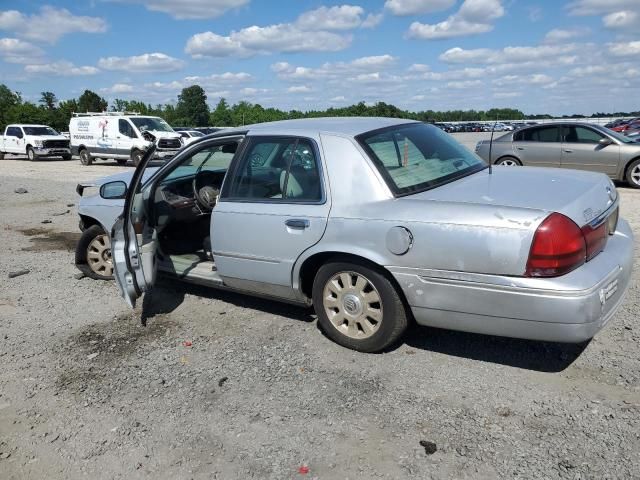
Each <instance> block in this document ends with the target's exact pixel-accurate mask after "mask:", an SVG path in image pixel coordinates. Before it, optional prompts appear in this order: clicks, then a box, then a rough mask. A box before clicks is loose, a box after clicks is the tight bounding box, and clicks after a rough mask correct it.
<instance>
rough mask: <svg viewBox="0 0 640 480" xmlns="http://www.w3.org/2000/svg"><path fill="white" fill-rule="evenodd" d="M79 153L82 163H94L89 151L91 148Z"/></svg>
mask: <svg viewBox="0 0 640 480" xmlns="http://www.w3.org/2000/svg"><path fill="white" fill-rule="evenodd" d="M79 155H80V163H82V165H91V164H92V163H93V157H92V156H91V154H90V153H89V150H87V149H86V148H83V149H82V150H80V153H79Z"/></svg>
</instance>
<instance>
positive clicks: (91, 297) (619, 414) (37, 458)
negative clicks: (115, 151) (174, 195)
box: [0, 136, 640, 479]
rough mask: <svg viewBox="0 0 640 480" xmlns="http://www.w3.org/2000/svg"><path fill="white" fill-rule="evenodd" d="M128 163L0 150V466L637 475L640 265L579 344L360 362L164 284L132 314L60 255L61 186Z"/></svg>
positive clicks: (463, 345) (291, 324)
mask: <svg viewBox="0 0 640 480" xmlns="http://www.w3.org/2000/svg"><path fill="white" fill-rule="evenodd" d="M460 138H463V137H460ZM477 138H478V136H475V137H472V136H469V137H464V138H463V141H464V142H465V143H467V144H468V145H469V146H473V144H475V140H476V139H477ZM127 168H130V167H118V166H116V165H115V163H111V164H109V163H105V164H98V165H95V166H91V167H82V166H81V165H80V164H79V162H78V161H70V162H64V161H41V162H36V163H31V162H27V161H21V160H4V161H0V172H2V173H1V176H0V202H1V205H2V206H3V209H2V216H1V217H0V244H1V245H2V247H1V249H0V345H1V346H0V362H1V365H2V368H1V369H0V477H1V478H3V479H18V478H65V479H69V478H127V479H130V478H196V479H200V478H203V479H204V478H206V479H210V478H225V479H226V478H260V479H266V478H274V479H286V478H292V479H296V478H363V479H371V478H388V479H395V478H415V479H425V478H434V479H440V478H456V479H463V478H469V479H484V478H487V479H489V478H509V479H511V478H535V479H540V478H548V479H554V478H562V479H565V478H566V479H585V478H593V479H603V478H612V479H613V478H620V479H622V478H625V479H627V478H640V456H639V455H638V452H639V451H640V359H639V358H640V355H639V353H638V351H639V350H638V346H639V343H640V325H638V321H637V319H638V316H639V315H640V306H639V304H638V298H639V287H638V281H639V277H640V274H639V273H638V272H639V271H640V270H638V269H636V273H635V275H634V277H633V281H632V285H631V290H630V292H629V295H628V297H627V300H626V302H625V303H624V305H623V306H622V308H621V309H620V311H619V313H618V314H617V315H616V316H615V317H614V319H613V320H612V321H611V323H610V325H609V326H608V327H607V328H606V329H605V330H604V331H603V332H601V333H600V334H599V335H598V336H597V337H596V338H595V339H594V340H593V341H592V342H591V343H589V344H588V345H582V346H571V345H569V346H567V345H564V346H563V345H558V344H551V343H541V342H528V341H522V340H513V339H504V338H498V337H489V336H482V335H473V334H465V333H458V332H452V331H445V330H438V329H430V328H414V329H413V330H411V331H410V332H409V334H408V335H407V337H406V341H405V343H404V344H402V345H401V346H399V347H398V348H396V349H394V350H393V351H390V352H388V353H385V354H379V355H367V354H361V353H355V352H352V351H349V350H346V349H343V348H341V347H339V346H337V345H335V344H334V343H332V342H331V341H329V340H328V339H326V338H325V337H324V336H323V335H322V334H321V333H320V332H319V330H318V329H317V327H316V324H315V320H314V317H313V314H312V313H313V312H311V311H309V310H305V309H300V308H296V307H291V306H287V305H283V304H279V303H275V302H269V301H264V300H256V299H252V298H249V297H244V296H240V295H234V294H229V293H224V292H217V291H215V290H207V289H204V288H200V287H196V286H190V285H185V284H180V283H177V282H175V281H172V280H169V279H164V280H161V281H160V283H159V285H158V287H157V288H156V289H155V290H154V291H153V293H152V294H150V295H148V296H147V297H146V298H145V299H144V301H143V302H140V303H141V305H140V306H139V307H138V309H137V310H136V311H131V310H129V309H128V308H127V307H126V305H125V303H124V301H122V299H121V298H120V297H119V295H118V292H117V290H116V287H115V285H114V284H113V283H112V282H99V281H93V280H90V279H87V278H84V279H80V280H78V279H76V278H74V275H76V274H77V273H78V272H77V270H76V269H75V267H74V265H73V248H74V244H75V242H76V241H77V238H78V236H79V233H78V227H77V214H76V211H75V206H73V205H72V204H75V203H76V202H77V198H76V195H75V192H74V187H75V184H76V182H77V181H78V180H88V179H91V178H95V177H99V176H102V175H105V174H108V173H114V172H117V171H121V170H126V169H127ZM20 187H22V188H25V189H26V190H27V193H23V194H18V193H15V190H16V189H17V188H20ZM620 193H621V195H622V215H623V216H624V217H626V218H627V219H628V220H630V222H631V224H632V226H633V228H634V230H635V231H636V232H638V234H639V235H638V236H637V238H640V231H639V230H638V229H639V228H640V208H638V207H639V206H640V191H634V190H631V189H629V188H626V187H624V186H621V187H620ZM45 220H48V221H50V222H51V223H42V222H43V221H45ZM637 251H640V249H637ZM20 269H28V270H29V273H27V274H25V275H22V276H18V277H15V278H8V274H9V273H10V272H15V271H17V270H20Z"/></svg>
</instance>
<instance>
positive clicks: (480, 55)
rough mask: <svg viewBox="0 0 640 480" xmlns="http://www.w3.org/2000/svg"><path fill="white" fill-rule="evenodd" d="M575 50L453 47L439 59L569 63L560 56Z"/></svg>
mask: <svg viewBox="0 0 640 480" xmlns="http://www.w3.org/2000/svg"><path fill="white" fill-rule="evenodd" d="M576 50H579V46H578V45H576V44H566V45H539V46H536V47H505V48H503V49H501V50H492V49H489V48H477V49H472V50H464V49H462V48H459V47H455V48H451V49H449V50H447V51H446V52H444V53H442V54H441V55H440V57H439V59H440V60H441V61H443V62H445V63H475V64H503V63H525V62H526V63H528V62H535V61H538V60H545V61H548V62H549V63H551V62H558V63H571V62H570V61H566V60H567V57H562V55H567V54H569V53H572V52H575V51H576ZM569 60H570V58H569Z"/></svg>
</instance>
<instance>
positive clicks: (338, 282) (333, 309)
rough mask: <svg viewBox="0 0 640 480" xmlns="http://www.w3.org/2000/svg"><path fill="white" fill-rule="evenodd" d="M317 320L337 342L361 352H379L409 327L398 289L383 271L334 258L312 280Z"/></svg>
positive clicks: (325, 331)
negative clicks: (336, 260) (334, 260)
mask: <svg viewBox="0 0 640 480" xmlns="http://www.w3.org/2000/svg"><path fill="white" fill-rule="evenodd" d="M313 305H314V308H315V311H316V314H317V315H318V324H319V326H320V328H321V329H322V330H323V331H324V333H325V334H326V335H327V336H328V337H329V338H331V339H332V340H333V341H335V342H336V343H338V344H340V345H342V346H344V347H347V348H351V349H353V350H358V351H361V352H379V351H381V350H384V349H385V348H387V347H389V346H390V345H392V344H394V343H395V342H396V341H397V340H398V339H399V338H400V337H401V336H402V334H403V333H404V332H405V330H406V328H407V323H408V321H407V313H406V311H405V307H404V304H403V302H402V299H401V298H400V295H399V293H398V291H397V290H396V288H395V286H394V285H393V284H392V283H391V281H390V280H389V279H388V278H387V277H386V276H385V275H384V273H382V272H380V271H378V270H376V269H373V268H371V267H369V266H367V265H365V264H364V263H363V264H360V263H355V262H354V263H351V262H331V263H328V264H326V265H323V266H322V267H320V269H319V270H318V273H317V274H316V277H315V280H314V283H313Z"/></svg>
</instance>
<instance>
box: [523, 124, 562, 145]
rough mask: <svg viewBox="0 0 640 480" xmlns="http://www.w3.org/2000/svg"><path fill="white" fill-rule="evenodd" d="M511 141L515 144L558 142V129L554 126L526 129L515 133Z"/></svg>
mask: <svg viewBox="0 0 640 480" xmlns="http://www.w3.org/2000/svg"><path fill="white" fill-rule="evenodd" d="M513 140H514V141H516V142H559V141H560V129H559V128H558V127H556V126H547V127H537V128H527V129H525V130H520V131H519V132H516V134H515V135H514V136H513Z"/></svg>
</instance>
